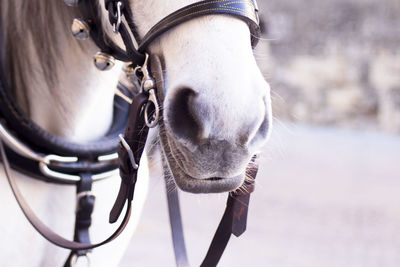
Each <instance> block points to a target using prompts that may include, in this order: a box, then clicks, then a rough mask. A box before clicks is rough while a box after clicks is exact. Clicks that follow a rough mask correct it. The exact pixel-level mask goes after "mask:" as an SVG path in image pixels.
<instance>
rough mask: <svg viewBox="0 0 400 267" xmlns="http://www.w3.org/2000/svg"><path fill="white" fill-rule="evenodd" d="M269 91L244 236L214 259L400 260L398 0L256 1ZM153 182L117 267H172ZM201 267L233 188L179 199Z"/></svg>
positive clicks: (237, 262) (379, 264)
mask: <svg viewBox="0 0 400 267" xmlns="http://www.w3.org/2000/svg"><path fill="white" fill-rule="evenodd" d="M259 5H260V9H261V11H262V14H261V16H262V20H263V30H264V33H263V39H262V40H261V41H260V44H259V46H258V47H257V49H256V51H255V54H256V58H257V60H258V62H259V65H260V68H261V69H262V72H263V74H264V76H265V77H266V79H267V80H268V82H269V83H270V84H271V87H272V102H273V111H274V130H273V133H272V136H271V140H270V142H269V143H268V144H267V146H266V147H265V150H264V151H263V152H262V154H261V158H260V159H259V162H260V172H259V175H258V178H257V180H258V181H257V189H256V191H255V192H254V194H253V195H252V200H251V206H250V211H249V212H250V214H249V220H248V229H247V232H246V233H245V234H244V235H243V236H242V237H240V238H235V237H232V239H231V242H230V244H229V245H228V248H227V250H226V252H225V254H224V256H223V258H222V260H221V263H220V265H219V266H229V267H236V266H238V267H239V266H260V267H264V266H265V267H282V266H285V267H320V266H321V267H331V266H332V267H347V266H348V267H369V266H370V267H398V266H400V253H399V251H400V136H399V134H400V0H380V1H378V0H329V1H320V0H308V1H300V0H268V1H267V0H259ZM164 191H165V190H164V184H163V180H162V176H161V174H160V175H159V177H155V179H153V181H152V185H151V187H150V191H149V198H148V201H147V204H146V207H145V211H144V214H143V219H142V222H141V224H140V225H139V228H138V231H137V234H136V235H135V236H134V237H133V240H132V243H131V247H130V248H129V251H128V252H127V254H126V257H125V259H124V261H123V262H122V264H121V266H132V265H135V266H175V262H174V258H173V251H172V242H171V237H170V233H169V224H168V217H167V212H166V202H165V197H164ZM181 200H182V205H183V207H182V208H183V214H184V226H185V230H186V238H187V246H188V252H189V257H190V261H191V263H192V266H198V265H199V263H200V262H201V259H202V258H203V257H204V255H205V253H206V251H207V248H208V245H209V242H210V241H211V238H212V236H213V234H214V231H215V229H216V227H217V225H218V223H219V220H220V217H221V216H222V213H223V209H224V207H225V201H226V195H212V196H198V195H190V194H185V193H182V194H181Z"/></svg>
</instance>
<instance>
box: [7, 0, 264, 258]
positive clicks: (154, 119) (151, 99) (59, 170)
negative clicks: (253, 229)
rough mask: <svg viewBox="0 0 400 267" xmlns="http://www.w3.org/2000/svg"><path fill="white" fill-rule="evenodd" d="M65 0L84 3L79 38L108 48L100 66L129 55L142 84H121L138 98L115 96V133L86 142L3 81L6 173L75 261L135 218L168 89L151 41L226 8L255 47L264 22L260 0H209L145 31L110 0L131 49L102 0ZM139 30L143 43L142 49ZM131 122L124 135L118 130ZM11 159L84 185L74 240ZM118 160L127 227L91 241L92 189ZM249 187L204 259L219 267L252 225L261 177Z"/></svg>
mask: <svg viewBox="0 0 400 267" xmlns="http://www.w3.org/2000/svg"><path fill="white" fill-rule="evenodd" d="M64 1H65V3H66V4H68V5H71V6H77V7H78V8H79V9H80V10H81V13H82V15H83V19H75V20H74V22H73V25H72V31H73V34H74V36H75V37H77V38H78V39H86V38H88V37H89V36H90V37H91V39H92V40H93V41H94V42H95V43H96V45H97V46H98V47H99V48H100V49H101V51H100V52H99V53H97V54H96V55H95V57H94V63H95V65H96V67H98V68H99V69H101V70H107V69H109V68H111V67H112V66H113V64H114V60H115V59H117V60H121V61H125V62H129V66H128V67H127V69H126V73H127V75H128V77H129V79H130V80H132V81H133V84H139V85H140V90H139V93H138V94H137V95H135V96H132V95H129V90H124V88H123V87H121V88H120V90H121V91H125V94H127V95H128V96H127V98H133V100H132V103H131V104H130V105H128V104H127V103H124V101H123V100H122V99H121V98H118V97H116V98H115V101H116V102H118V104H119V105H116V106H122V107H123V108H122V109H118V110H115V112H114V121H113V126H112V127H111V129H110V131H109V133H108V134H107V135H106V136H105V137H103V138H101V141H97V142H93V143H89V144H86V145H80V144H75V143H71V142H68V141H66V140H64V139H62V138H60V137H57V136H54V135H51V134H50V133H48V132H45V131H44V130H43V129H41V128H40V127H38V126H37V125H36V124H35V123H34V122H32V121H31V120H30V119H29V118H27V117H26V116H25V115H24V114H23V112H21V111H20V110H19V109H18V107H17V106H16V105H15V103H13V101H12V100H11V99H12V98H10V96H9V95H8V93H7V91H6V90H4V88H3V87H2V85H1V83H0V115H1V121H0V150H1V158H2V161H3V165H4V168H5V172H6V176H7V178H8V181H9V183H10V186H11V188H12V190H13V193H14V195H15V197H16V199H17V202H18V204H19V205H20V207H21V209H22V211H23V212H24V214H25V216H26V217H27V219H28V220H29V221H30V223H31V224H32V225H33V227H34V228H35V229H36V230H37V231H38V232H39V233H40V234H41V235H43V236H44V237H45V238H46V239H47V240H49V241H50V242H52V243H53V244H55V245H57V246H60V247H63V248H67V249H70V250H71V254H70V256H69V258H68V260H67V262H66V264H65V266H71V265H72V264H73V261H74V260H75V259H77V258H78V257H80V256H87V255H88V252H90V250H91V249H93V248H96V247H99V246H101V245H103V244H106V243H108V242H110V241H112V240H114V239H115V238H116V237H117V236H118V235H119V234H120V233H121V232H122V231H123V230H124V228H125V227H126V225H127V223H128V220H129V217H130V214H131V202H132V199H133V195H134V188H135V183H136V179H137V170H138V168H139V161H140V158H141V156H142V153H143V149H144V144H145V142H146V139H147V132H148V128H150V127H155V126H156V125H157V123H158V120H159V118H160V116H161V109H160V107H159V104H158V103H159V102H158V101H159V99H162V98H163V96H162V94H163V91H164V88H163V86H164V81H163V77H162V69H161V61H160V59H159V58H158V57H157V56H156V55H150V57H149V56H148V46H149V44H150V43H151V42H152V41H154V40H155V39H156V38H158V37H159V36H161V35H162V34H163V33H165V32H166V31H168V30H169V29H172V28H173V27H175V26H177V25H179V24H182V23H184V22H186V21H188V20H191V19H193V18H196V17H199V16H204V15H210V14H225V15H231V16H235V17H237V18H239V19H242V20H244V21H245V22H246V23H247V24H248V25H249V28H250V31H251V34H252V38H251V39H252V40H251V41H252V45H253V46H255V45H256V44H257V40H258V36H259V26H258V24H259V21H258V13H257V12H258V7H257V4H256V1H255V0H207V1H200V2H197V3H194V4H191V5H188V6H186V7H184V8H182V9H179V10H177V11H175V12H174V13H172V14H171V15H169V16H167V17H165V18H164V19H162V20H161V21H160V22H159V23H157V24H156V25H155V26H154V27H153V28H151V29H150V31H149V32H148V33H147V34H146V35H145V36H144V37H143V38H140V36H139V34H138V32H137V28H136V26H135V23H134V20H133V15H132V13H131V9H130V8H129V1H127V0H105V7H106V9H107V11H108V15H109V18H108V19H109V22H110V24H111V25H112V27H113V30H114V32H115V33H118V34H119V35H120V36H121V38H122V40H123V43H124V46H125V49H122V48H120V47H119V46H118V45H116V44H115V43H114V42H113V41H112V38H110V37H109V36H108V35H107V34H105V32H104V27H103V25H102V20H101V17H100V14H99V13H98V8H99V7H98V3H97V1H95V0H80V1H79V0H64ZM123 18H124V19H123ZM132 37H134V38H135V40H136V42H137V43H138V47H137V48H136V47H135V45H134V41H133V39H132ZM153 77H154V78H153ZM128 110H129V115H128V112H127V111H128ZM125 126H126V130H125V135H124V136H122V135H119V133H121V132H122V131H123V129H124V128H125ZM9 129H12V130H13V131H10V130H9ZM21 140H24V141H21ZM3 142H4V143H6V144H7V150H5V149H4V146H3ZM38 151H39V152H38ZM116 151H117V152H118V154H116V153H115V152H116ZM9 162H10V163H11V167H13V168H15V169H17V170H19V171H21V172H23V173H26V174H28V175H29V176H32V177H35V178H38V179H41V180H45V181H47V182H53V183H62V184H76V185H77V212H76V223H75V234H74V241H69V240H67V239H65V238H63V237H61V236H59V235H58V234H56V233H54V232H53V231H52V230H51V229H49V228H48V227H47V226H46V225H44V224H43V223H42V222H41V221H40V220H39V219H38V218H37V217H36V215H35V214H34V213H33V211H32V210H31V209H30V208H29V205H28V203H26V201H25V200H24V198H23V196H22V195H21V193H20V192H19V190H18V188H17V186H16V183H15V180H14V178H13V177H12V175H11V172H10V163H9ZM251 164H252V165H253V167H251V168H249V169H248V175H249V176H251V177H252V178H254V179H255V177H256V174H257V168H256V167H255V165H256V164H255V163H254V158H253V160H252V162H251ZM118 166H119V171H120V176H121V185H120V190H119V193H118V196H117V199H116V201H115V204H114V206H113V209H112V210H111V213H110V218H109V220H110V223H114V222H116V221H117V220H118V218H119V217H120V214H121V213H122V211H123V208H124V206H125V204H126V206H127V208H126V213H125V215H124V218H123V220H122V222H121V224H120V226H119V227H118V228H117V230H116V231H115V232H114V233H113V234H112V235H111V236H110V237H109V238H107V239H106V240H104V241H102V242H99V243H96V244H91V243H90V238H89V233H88V229H89V227H90V224H91V213H92V210H93V205H94V200H95V197H94V196H93V195H92V194H91V185H92V182H93V181H96V180H101V179H104V178H107V177H110V176H112V175H113V174H115V171H116V169H117V167H118ZM243 188H244V190H243V191H240V192H239V191H238V192H231V193H230V194H229V197H228V203H227V208H226V210H225V213H224V216H223V218H222V220H221V223H220V225H219V227H218V229H217V232H216V234H215V236H214V239H213V241H212V243H211V245H210V248H209V251H208V253H207V256H206V258H205V260H204V261H203V263H202V265H201V266H216V265H217V263H218V261H219V259H220V257H221V256H222V253H223V251H224V249H225V247H226V245H227V243H228V241H229V238H230V236H231V234H232V233H233V234H234V235H236V236H239V235H241V234H242V233H243V232H244V231H245V228H246V219H247V208H248V203H249V197H250V193H251V192H252V191H253V190H254V182H248V181H246V182H245V184H244V185H243ZM167 197H168V203H169V211H170V221H171V228H172V234H173V242H174V250H175V258H176V262H177V266H189V264H188V260H187V256H186V248H185V245H184V240H183V233H182V232H183V230H182V223H181V217H180V209H179V202H178V195H177V193H176V191H175V190H174V191H170V190H169V192H168V195H167Z"/></svg>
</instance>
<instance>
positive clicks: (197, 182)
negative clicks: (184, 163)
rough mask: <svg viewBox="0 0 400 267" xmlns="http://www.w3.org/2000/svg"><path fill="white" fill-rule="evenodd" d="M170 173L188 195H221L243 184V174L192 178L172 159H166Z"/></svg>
mask: <svg viewBox="0 0 400 267" xmlns="http://www.w3.org/2000/svg"><path fill="white" fill-rule="evenodd" d="M166 160H167V161H168V166H169V170H170V173H171V174H172V176H173V178H174V181H175V183H176V185H177V186H178V187H179V188H180V189H182V190H183V191H186V192H190V193H222V192H229V191H234V190H236V189H238V188H239V187H240V186H241V185H242V184H243V182H244V179H245V174H241V175H238V176H235V177H231V178H221V177H211V178H206V179H200V178H194V177H192V176H190V175H189V174H187V173H185V172H184V171H183V170H182V169H181V168H180V167H179V165H178V164H177V163H176V161H175V159H174V158H173V157H169V158H168V159H166Z"/></svg>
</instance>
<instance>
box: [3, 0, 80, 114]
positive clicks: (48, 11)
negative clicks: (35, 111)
mask: <svg viewBox="0 0 400 267" xmlns="http://www.w3.org/2000/svg"><path fill="white" fill-rule="evenodd" d="M74 12H75V14H74ZM76 12H77V10H76V9H75V8H68V7H66V6H65V4H64V3H63V1H54V0H29V1H26V0H13V1H8V0H0V79H1V81H2V82H3V84H4V86H6V88H8V90H9V91H10V93H11V94H12V95H13V96H14V97H17V95H18V100H19V102H20V103H24V104H28V103H29V101H27V99H23V98H26V94H24V92H17V91H16V90H20V91H21V90H23V89H22V88H27V87H28V86H30V84H28V81H27V77H28V75H30V74H33V73H35V74H37V73H38V72H39V73H41V75H38V76H39V77H41V79H43V81H45V82H46V83H47V84H48V86H49V87H50V88H51V87H53V85H54V84H55V83H56V82H57V75H56V74H55V73H56V72H55V71H54V70H55V69H56V68H57V66H58V65H59V64H62V62H60V60H61V57H60V55H61V54H62V52H63V51H60V46H59V45H58V44H59V42H61V41H65V40H66V38H65V37H66V36H67V34H68V35H70V28H69V26H70V24H71V22H72V19H73V17H74V16H76V15H77V14H76ZM32 55H34V56H32ZM10 88H13V89H10ZM21 98H22V99H21ZM25 109H27V110H29V107H27V106H25Z"/></svg>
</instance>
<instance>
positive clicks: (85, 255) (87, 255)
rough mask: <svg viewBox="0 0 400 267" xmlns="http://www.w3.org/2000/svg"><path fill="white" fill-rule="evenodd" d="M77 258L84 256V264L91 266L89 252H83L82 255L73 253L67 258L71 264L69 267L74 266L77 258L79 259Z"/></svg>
mask: <svg viewBox="0 0 400 267" xmlns="http://www.w3.org/2000/svg"><path fill="white" fill-rule="evenodd" d="M79 258H86V261H87V264H86V266H87V267H90V266H91V260H90V257H89V254H84V255H81V256H78V255H76V254H73V255H72V257H71V259H70V260H69V264H70V266H71V267H74V266H76V264H77V263H78V259H79Z"/></svg>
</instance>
